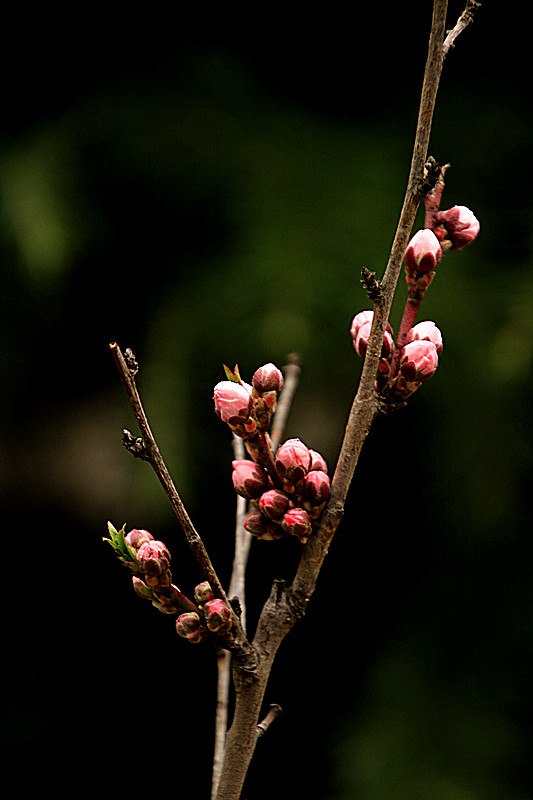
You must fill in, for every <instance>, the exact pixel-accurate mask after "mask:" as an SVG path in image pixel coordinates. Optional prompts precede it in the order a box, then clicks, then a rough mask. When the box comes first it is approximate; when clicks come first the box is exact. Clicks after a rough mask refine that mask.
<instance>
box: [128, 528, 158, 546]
mask: <svg viewBox="0 0 533 800" xmlns="http://www.w3.org/2000/svg"><path fill="white" fill-rule="evenodd" d="M153 539H154V537H153V536H152V534H151V533H148V531H144V530H137V528H134V529H133V530H132V531H130V532H129V533H127V534H126V536H125V537H124V541H125V542H126V544H127V545H128V547H131V549H132V550H138V549H139V547H140V546H141V545H142V544H144V543H145V542H151V541H153Z"/></svg>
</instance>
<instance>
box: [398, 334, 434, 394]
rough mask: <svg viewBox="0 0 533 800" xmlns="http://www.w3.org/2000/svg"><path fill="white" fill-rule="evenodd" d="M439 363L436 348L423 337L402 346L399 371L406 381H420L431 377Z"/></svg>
mask: <svg viewBox="0 0 533 800" xmlns="http://www.w3.org/2000/svg"><path fill="white" fill-rule="evenodd" d="M438 364H439V356H438V354H437V348H436V347H435V345H434V344H433V342H429V341H427V340H425V339H421V340H419V341H415V342H410V343H409V344H406V345H405V347H403V348H402V351H401V356H400V367H399V371H400V372H401V374H402V375H403V376H404V378H405V379H406V380H407V381H415V382H419V383H422V381H426V380H427V379H428V378H431V376H432V375H433V373H434V372H435V370H436V369H437V366H438Z"/></svg>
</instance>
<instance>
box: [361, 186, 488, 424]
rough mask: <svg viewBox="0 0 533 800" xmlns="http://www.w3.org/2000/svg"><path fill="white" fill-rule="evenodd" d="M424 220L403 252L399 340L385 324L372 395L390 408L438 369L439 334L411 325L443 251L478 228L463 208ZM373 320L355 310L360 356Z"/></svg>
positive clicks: (430, 325) (426, 324)
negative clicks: (404, 300)
mask: <svg viewBox="0 0 533 800" xmlns="http://www.w3.org/2000/svg"><path fill="white" fill-rule="evenodd" d="M441 190H442V187H440V191H441ZM439 200H440V194H439ZM437 205H438V204H437ZM428 219H431V220H432V222H431V223H430V224H432V228H424V229H422V230H419V231H417V233H415V234H414V236H413V237H412V239H411V240H410V242H409V244H408V245H407V248H406V251H405V256H404V261H405V277H406V281H407V287H408V300H407V303H406V307H405V311H404V316H403V319H402V323H401V325H400V332H399V334H398V339H397V341H396V343H394V340H393V337H392V328H391V326H390V325H389V324H388V323H387V327H386V330H385V332H384V335H383V344H382V349H381V358H380V361H379V364H378V371H377V376H376V382H375V393H376V395H377V396H378V397H379V398H380V400H381V401H382V406H383V407H388V408H389V409H393V408H396V407H398V406H401V405H403V404H404V402H405V400H406V399H407V398H408V397H409V396H410V395H412V394H413V392H415V391H416V390H417V389H418V387H419V386H420V385H421V384H422V383H424V381H427V380H428V378H430V377H431V376H432V375H433V374H434V372H435V370H436V369H437V366H438V362H439V356H440V354H441V352H442V334H441V332H440V331H439V329H438V328H437V326H436V325H435V323H434V322H430V321H427V322H419V323H418V324H416V325H414V319H415V317H416V314H417V312H418V309H419V307H420V303H421V302H422V299H423V298H424V294H425V292H426V290H427V288H428V287H429V285H430V283H431V281H432V280H433V277H434V275H435V270H436V268H437V266H438V265H439V263H440V261H441V259H442V256H443V254H444V253H445V252H446V251H447V250H462V249H463V247H466V245H467V244H470V243H471V242H473V241H474V239H475V238H476V236H477V235H478V233H479V229H480V225H479V222H478V220H477V219H476V217H475V216H474V214H473V213H472V211H470V209H468V208H466V207H465V206H453V208H450V209H448V210H447V211H438V210H435V211H434V213H433V215H431V216H426V220H428ZM373 317H374V315H373V312H372V311H360V312H359V313H358V314H356V315H355V317H354V318H353V320H352V324H351V328H350V333H351V336H352V341H353V346H354V349H355V351H356V353H357V354H358V355H359V356H361V357H362V358H364V357H365V355H366V351H367V347H368V342H369V339H370V333H371V329H372V322H373Z"/></svg>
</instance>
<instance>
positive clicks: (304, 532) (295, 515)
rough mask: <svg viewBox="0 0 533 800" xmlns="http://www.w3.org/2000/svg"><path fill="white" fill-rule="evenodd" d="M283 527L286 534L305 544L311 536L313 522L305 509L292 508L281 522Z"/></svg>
mask: <svg viewBox="0 0 533 800" xmlns="http://www.w3.org/2000/svg"><path fill="white" fill-rule="evenodd" d="M281 526H282V528H283V530H284V531H285V533H288V534H290V536H296V537H297V538H298V539H299V540H300V541H301V542H302V543H303V544H305V542H306V541H307V540H308V538H309V536H310V534H311V530H312V528H311V520H310V518H309V514H308V513H307V511H304V509H303V508H291V509H289V510H288V511H287V513H286V514H285V516H284V517H283V519H282V520H281Z"/></svg>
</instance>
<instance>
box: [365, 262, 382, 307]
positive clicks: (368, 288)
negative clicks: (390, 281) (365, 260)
mask: <svg viewBox="0 0 533 800" xmlns="http://www.w3.org/2000/svg"><path fill="white" fill-rule="evenodd" d="M361 283H362V284H363V288H364V290H365V292H366V293H367V295H368V299H369V300H372V302H373V303H375V302H377V301H378V300H381V299H382V297H383V290H382V286H381V281H379V280H378V279H377V278H376V273H375V272H371V271H370V270H369V269H368V268H367V267H363V268H362V270H361Z"/></svg>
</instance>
